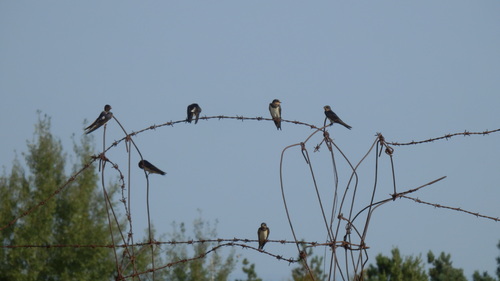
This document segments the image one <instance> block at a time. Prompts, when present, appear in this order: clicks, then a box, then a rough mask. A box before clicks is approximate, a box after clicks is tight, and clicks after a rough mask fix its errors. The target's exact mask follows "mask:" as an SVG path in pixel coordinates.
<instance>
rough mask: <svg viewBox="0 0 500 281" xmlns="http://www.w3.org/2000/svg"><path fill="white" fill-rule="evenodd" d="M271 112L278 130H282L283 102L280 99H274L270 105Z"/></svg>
mask: <svg viewBox="0 0 500 281" xmlns="http://www.w3.org/2000/svg"><path fill="white" fill-rule="evenodd" d="M269 112H270V113H271V117H272V118H273V121H274V125H276V129H278V130H281V102H280V100H278V99H274V100H273V102H271V103H270V104H269Z"/></svg>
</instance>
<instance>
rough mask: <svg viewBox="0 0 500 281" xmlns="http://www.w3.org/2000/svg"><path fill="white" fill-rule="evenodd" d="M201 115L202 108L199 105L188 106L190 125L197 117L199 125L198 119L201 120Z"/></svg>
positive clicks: (196, 120) (196, 121)
mask: <svg viewBox="0 0 500 281" xmlns="http://www.w3.org/2000/svg"><path fill="white" fill-rule="evenodd" d="M200 113H201V107H200V106H199V105H198V104H197V103H193V104H190V105H188V107H187V119H186V121H188V122H189V123H191V121H192V120H193V117H195V118H196V119H195V121H194V123H195V124H198V118H200Z"/></svg>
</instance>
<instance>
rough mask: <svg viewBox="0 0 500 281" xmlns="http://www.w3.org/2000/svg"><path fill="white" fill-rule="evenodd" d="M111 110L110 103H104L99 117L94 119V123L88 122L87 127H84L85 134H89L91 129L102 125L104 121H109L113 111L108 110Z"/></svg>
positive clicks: (93, 129)
mask: <svg viewBox="0 0 500 281" xmlns="http://www.w3.org/2000/svg"><path fill="white" fill-rule="evenodd" d="M110 110H111V105H109V104H106V105H105V106H104V111H103V112H101V114H99V117H97V119H96V120H95V121H94V123H92V124H90V126H88V127H87V128H85V130H86V132H85V134H90V133H92V132H93V131H95V130H97V129H99V127H101V126H102V125H104V124H106V122H108V121H109V119H111V118H113V113H112V112H111V111H110Z"/></svg>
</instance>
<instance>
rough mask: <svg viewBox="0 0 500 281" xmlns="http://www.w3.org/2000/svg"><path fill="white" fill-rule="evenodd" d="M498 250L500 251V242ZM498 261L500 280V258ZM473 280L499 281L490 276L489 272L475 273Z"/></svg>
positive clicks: (499, 276)
mask: <svg viewBox="0 0 500 281" xmlns="http://www.w3.org/2000/svg"><path fill="white" fill-rule="evenodd" d="M497 248H498V249H499V250H500V242H498V244H497ZM496 261H497V272H496V273H497V278H498V280H500V256H498V257H497V258H496ZM472 280H473V281H497V279H495V278H494V277H492V276H490V275H489V274H488V272H486V271H485V272H483V274H481V273H479V271H477V270H476V271H474V274H473V275H472Z"/></svg>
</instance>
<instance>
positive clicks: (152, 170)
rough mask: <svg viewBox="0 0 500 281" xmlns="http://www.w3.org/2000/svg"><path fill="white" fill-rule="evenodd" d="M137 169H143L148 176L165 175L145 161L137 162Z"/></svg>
mask: <svg viewBox="0 0 500 281" xmlns="http://www.w3.org/2000/svg"><path fill="white" fill-rule="evenodd" d="M139 168H141V169H143V170H144V171H146V172H148V173H150V174H160V175H162V176H164V175H165V174H166V173H165V172H164V171H162V170H160V169H158V168H156V167H155V165H153V164H151V163H149V162H148V161H147V160H141V161H139Z"/></svg>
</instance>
